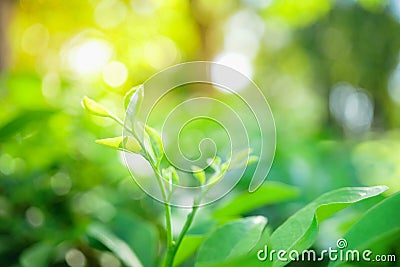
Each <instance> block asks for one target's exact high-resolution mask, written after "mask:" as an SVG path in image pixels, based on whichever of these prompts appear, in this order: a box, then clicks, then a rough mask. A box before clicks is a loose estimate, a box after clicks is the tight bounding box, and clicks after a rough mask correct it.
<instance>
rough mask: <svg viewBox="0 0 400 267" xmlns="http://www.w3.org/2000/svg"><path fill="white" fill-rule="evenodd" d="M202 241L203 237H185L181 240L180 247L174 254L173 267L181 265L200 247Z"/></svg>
mask: <svg viewBox="0 0 400 267" xmlns="http://www.w3.org/2000/svg"><path fill="white" fill-rule="evenodd" d="M203 240H204V236H198V235H193V236H192V235H187V236H185V237H184V238H183V240H182V243H181V245H180V246H179V248H178V251H177V252H176V256H175V260H174V266H179V265H181V264H182V263H183V262H184V261H185V260H186V259H188V258H189V257H190V256H191V255H193V254H194V253H195V252H196V250H197V249H198V248H199V247H200V245H201V243H202V242H203Z"/></svg>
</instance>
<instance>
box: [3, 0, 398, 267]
mask: <svg viewBox="0 0 400 267" xmlns="http://www.w3.org/2000/svg"><path fill="white" fill-rule="evenodd" d="M399 33H400V4H399V2H398V1H397V0H381V1H380V0H358V1H346V0H336V1H330V0H304V1H296V0H261V1H255V0H242V1H239V0H238V1H223V0H214V1H208V0H203V1H201V0H192V1H182V0H180V1H178V0H170V1H161V0H148V1H146V0H131V1H128V0H102V1H99V0H83V1H82V0H71V1H58V0H57V1H50V0H40V1H39V0H38V1H29V0H19V1H17V0H4V1H0V105H1V112H0V265H1V266H24V267H27V266H38V267H40V266H47V265H51V266H73V267H75V266H83V265H85V264H86V265H87V266H123V264H124V265H129V260H127V261H121V260H120V257H118V251H120V249H119V248H118V247H117V248H116V247H115V246H116V244H119V245H121V244H125V245H126V246H128V247H130V248H131V249H132V250H133V251H134V252H135V254H136V255H137V257H138V259H139V260H140V261H141V262H142V263H143V265H144V266H158V265H159V264H160V259H159V258H158V255H159V252H160V251H161V250H162V248H161V247H159V242H158V241H159V240H165V238H166V237H165V234H164V232H163V231H162V229H163V227H164V225H163V219H164V218H163V212H162V206H161V205H160V204H159V203H158V202H156V201H154V200H153V199H151V198H149V197H148V196H146V195H145V194H144V193H143V192H142V191H141V190H140V188H139V187H138V186H137V185H135V183H134V181H133V179H132V178H131V177H130V176H129V172H128V170H127V169H126V168H125V167H124V165H123V164H122V160H120V156H119V154H118V152H116V151H113V150H111V149H107V148H104V147H101V146H99V145H96V144H95V143H94V140H96V139H99V138H107V137H110V136H119V135H121V129H120V128H118V127H115V126H114V124H112V122H110V121H108V120H106V119H103V118H97V117H92V116H90V115H88V114H85V113H84V111H83V109H82V107H81V104H80V102H81V99H82V97H83V96H84V95H90V96H91V97H93V98H95V99H96V100H99V102H101V103H102V104H104V105H105V106H107V107H109V108H110V110H113V111H115V113H116V115H118V116H119V117H123V114H124V108H123V105H122V103H123V95H124V94H125V93H126V92H127V91H128V90H129V89H130V88H131V87H132V86H134V85H137V84H140V83H142V82H143V81H144V80H146V79H147V78H148V77H150V76H151V75H152V74H154V73H156V72H157V71H159V70H161V69H163V68H165V67H168V66H171V65H173V64H176V63H180V62H185V61H191V60H217V61H221V62H222V63H226V62H228V63H232V64H233V65H232V66H233V67H238V68H239V69H240V70H243V71H245V72H246V73H247V74H248V75H249V76H251V77H252V78H253V79H254V80H255V82H256V83H257V84H258V85H259V87H260V88H261V89H262V90H263V92H264V94H265V95H266V97H267V99H268V101H269V104H270V106H271V109H272V111H273V113H274V116H275V122H276V126H277V136H278V139H277V152H276V157H275V161H274V164H273V167H272V170H271V172H270V174H269V177H268V179H269V180H274V181H280V182H284V183H287V184H290V185H292V186H294V187H297V188H298V189H299V191H300V195H299V197H297V198H296V199H295V200H294V201H291V202H290V203H280V204H279V203H277V202H279V201H284V200H286V198H285V195H284V194H283V195H278V196H277V198H278V197H279V199H278V200H276V199H268V198H267V199H263V198H262V197H260V196H257V198H256V199H257V203H253V204H251V205H250V207H251V209H249V208H247V207H240V206H235V208H236V209H237V210H238V211H237V212H238V214H234V216H233V217H234V218H238V217H240V215H245V216H247V215H252V216H256V215H264V216H266V217H267V218H268V227H271V228H272V229H275V228H276V227H277V226H278V225H280V224H281V223H282V222H283V220H284V219H285V218H287V217H288V216H289V215H291V214H292V213H294V212H295V211H296V210H298V209H299V207H302V206H303V205H304V204H305V203H308V202H309V201H311V200H313V199H315V198H316V197H317V196H319V195H320V194H322V193H323V192H326V191H329V190H332V189H336V188H339V187H343V186H360V185H361V186H373V185H379V184H382V185H387V186H389V190H388V191H387V192H388V193H386V196H388V195H390V194H392V193H394V192H397V191H399V190H400V182H399V181H400V149H399V148H400V139H399V136H400V131H399V127H400V112H399V110H400V63H399V49H400V34H399ZM232 58H234V59H236V61H235V60H233V61H232V60H231V59H232ZM241 68H244V69H241ZM251 138H257V136H252V137H251ZM244 178H245V179H243V181H242V182H241V183H240V184H239V186H238V187H237V188H236V189H235V190H234V192H232V193H231V194H230V195H229V196H227V197H225V198H224V199H222V200H221V201H220V202H217V203H215V204H213V205H210V206H209V207H208V208H206V209H205V210H203V211H201V212H200V213H199V214H198V216H197V221H196V222H195V225H194V227H193V229H194V230H198V231H199V232H201V233H202V234H201V235H196V234H193V235H189V236H188V237H187V240H186V241H185V240H184V241H183V242H184V244H185V242H186V244H192V245H193V246H189V245H187V246H186V245H185V247H187V248H188V249H189V250H190V249H192V250H193V251H195V250H196V249H197V248H198V246H199V245H200V242H199V240H200V239H204V234H205V232H210V231H211V229H215V227H216V226H215V223H213V222H205V223H204V221H205V218H209V217H210V213H212V212H211V211H212V210H216V209H217V208H218V206H220V207H222V209H221V210H222V211H220V213H226V214H230V215H232V213H235V212H236V211H235V210H234V209H232V210H230V211H229V210H228V209H229V205H230V204H229V203H230V201H231V200H232V201H235V199H236V201H237V199H241V197H243V196H241V194H244V193H243V191H244V190H246V189H247V183H248V179H246V177H244ZM265 191H266V192H268V190H265ZM284 191H285V192H286V194H287V195H288V198H287V199H289V198H290V197H291V196H293V197H294V196H295V195H297V194H296V193H295V192H294V191H295V190H294V189H293V188H291V187H290V188H288V189H287V190H284ZM266 194H267V193H266ZM258 197H260V199H259V198H258ZM383 198H384V197H382V196H379V197H375V198H373V199H371V200H368V201H365V202H362V203H360V204H357V205H355V206H354V207H353V208H351V209H347V210H346V211H342V212H341V213H340V214H341V215H342V216H340V217H336V216H335V217H333V218H332V219H328V220H327V221H326V222H325V223H326V225H328V226H329V227H325V228H324V227H321V229H320V232H321V234H320V235H319V237H318V240H317V242H316V243H315V245H314V246H315V247H316V248H317V249H320V248H324V247H326V245H327V244H331V243H332V242H334V241H335V240H336V239H337V238H338V237H340V236H342V235H343V234H344V233H345V232H347V229H349V228H350V229H352V228H351V226H352V225H353V224H354V222H355V221H356V220H357V219H358V218H360V216H361V214H362V213H363V212H365V211H366V210H367V209H368V208H370V207H372V206H373V205H374V204H376V203H377V202H378V201H380V200H382V199H383ZM392 201H394V200H392ZM387 202H389V200H387V201H386V202H382V203H381V204H379V205H381V206H382V208H387ZM233 203H235V202H233ZM231 205H232V204H231ZM224 207H225V210H224ZM377 208H378V206H375V208H373V209H371V210H370V211H369V212H368V213H367V214H366V215H365V216H364V217H363V219H362V220H367V219H366V218H368V216H373V214H380V213H379V212H378V211H377ZM210 210H211V211H210ZM392 210H393V209H392ZM241 211H244V213H241ZM215 214H218V212H217V211H215ZM371 214H372V215H371ZM184 216H185V210H179V209H176V210H173V219H174V222H175V223H176V224H177V225H178V226H179V225H180V224H181V223H182V221H183V218H184ZM393 216H395V214H393ZM251 218H254V217H251ZM249 220H251V219H249ZM202 223H203V224H202ZM219 223H222V222H221V221H219ZM396 223H397V225H398V222H394V224H396ZM238 224H240V222H238ZM196 227H197V228H196ZM382 227H386V226H382ZM391 227H392V226H391ZM88 229H92V230H90V231H88ZM93 229H94V230H93ZM396 229H397V228H396ZM249 231H251V230H249ZM348 233H349V236H353V237H354V236H356V235H357V230H350V232H348ZM396 233H397V235H396V236H395V237H397V239H396V238H393V239H394V241H393V240H389V241H388V243H387V244H382V247H383V249H385V252H386V253H388V252H393V251H394V252H396V253H397V255H399V254H398V253H399V248H398V245H397V247H396V246H393V245H392V244H396V242H397V244H398V231H397V232H396ZM105 240H107V241H106V242H105ZM375 246H377V247H378V248H379V245H376V244H375ZM182 253H183V254H184V253H185V252H182ZM183 254H181V255H179V256H178V258H179V257H180V259H179V261H180V262H184V260H186V263H185V264H186V265H185V266H192V265H193V261H194V258H193V257H192V258H190V257H189V258H186V257H184V256H182V255H183ZM189 254H190V253H189ZM127 262H128V263H127ZM297 264H299V263H297ZM321 264H322V263H321ZM304 266H307V263H305V265H304ZM380 266H389V265H388V264H387V265H385V264H384V263H382V265H380Z"/></svg>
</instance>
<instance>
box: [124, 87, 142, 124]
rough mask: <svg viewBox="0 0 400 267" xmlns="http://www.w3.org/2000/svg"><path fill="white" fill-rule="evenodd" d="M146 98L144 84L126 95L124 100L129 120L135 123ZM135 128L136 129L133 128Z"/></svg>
mask: <svg viewBox="0 0 400 267" xmlns="http://www.w3.org/2000/svg"><path fill="white" fill-rule="evenodd" d="M143 97H144V87H143V84H141V85H138V86H136V87H134V88H132V89H131V90H130V91H129V92H128V93H127V94H126V95H125V99H124V105H125V109H126V110H127V114H128V115H129V118H130V119H131V120H132V127H133V121H134V119H135V117H136V115H137V113H138V111H139V109H140V106H141V104H142V101H143ZM133 128H134V127H133Z"/></svg>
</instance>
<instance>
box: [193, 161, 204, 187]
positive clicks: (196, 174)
mask: <svg viewBox="0 0 400 267" xmlns="http://www.w3.org/2000/svg"><path fill="white" fill-rule="evenodd" d="M192 171H193V176H194V177H195V178H196V179H197V181H199V183H200V185H204V183H205V182H206V174H205V172H204V170H202V169H200V168H199V167H197V166H192Z"/></svg>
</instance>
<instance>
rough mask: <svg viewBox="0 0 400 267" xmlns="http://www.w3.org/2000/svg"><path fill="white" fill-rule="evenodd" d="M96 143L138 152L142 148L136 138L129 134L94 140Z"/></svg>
mask: <svg viewBox="0 0 400 267" xmlns="http://www.w3.org/2000/svg"><path fill="white" fill-rule="evenodd" d="M96 143H97V144H100V145H103V146H107V147H111V148H114V149H117V150H123V151H129V152H133V153H138V152H140V151H141V150H142V148H141V147H140V145H139V143H138V142H137V140H136V139H135V138H133V137H131V136H125V137H122V136H118V137H112V138H105V139H99V140H96Z"/></svg>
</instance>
